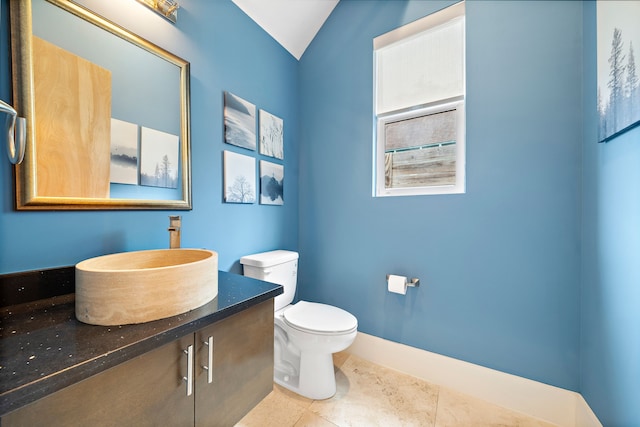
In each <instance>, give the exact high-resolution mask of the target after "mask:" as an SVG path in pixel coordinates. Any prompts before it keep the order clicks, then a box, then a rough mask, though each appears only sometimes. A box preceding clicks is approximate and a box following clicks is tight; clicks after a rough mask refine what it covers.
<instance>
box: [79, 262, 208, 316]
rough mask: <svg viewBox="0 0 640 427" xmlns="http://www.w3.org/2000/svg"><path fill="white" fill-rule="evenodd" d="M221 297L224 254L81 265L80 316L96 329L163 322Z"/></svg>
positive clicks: (82, 263) (84, 263) (83, 263)
mask: <svg viewBox="0 0 640 427" xmlns="http://www.w3.org/2000/svg"><path fill="white" fill-rule="evenodd" d="M217 295H218V254H217V253H216V252H213V251H209V250H205V249H159V250H148V251H137V252H123V253H118V254H113V255H104V256H99V257H96V258H91V259H88V260H85V261H82V262H80V263H78V264H77V265H76V317H77V318H78V320H80V321H81V322H84V323H89V324H92V325H104V326H108V325H125V324H129V323H143V322H150V321H152V320H158V319H163V318H165V317H171V316H175V315H178V314H181V313H185V312H187V311H189V310H193V309H195V308H198V307H200V306H202V305H204V304H206V303H208V302H209V301H211V300H213V299H214V298H215V297H216V296H217Z"/></svg>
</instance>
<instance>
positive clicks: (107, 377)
mask: <svg viewBox="0 0 640 427" xmlns="http://www.w3.org/2000/svg"><path fill="white" fill-rule="evenodd" d="M193 344H194V343H193V335H189V336H187V337H185V338H182V339H179V340H177V341H174V342H171V343H169V344H166V345H164V346H163V347H160V348H158V349H156V350H152V351H150V352H148V353H145V354H143V355H141V356H138V357H136V358H135V359H132V360H129V361H127V362H124V363H122V364H120V365H118V366H115V367H113V368H111V369H108V370H106V371H104V372H102V373H100V374H97V375H94V376H93V377H90V378H87V379H86V380H83V381H81V382H79V383H76V384H74V385H71V386H69V387H66V388H64V389H62V390H60V391H57V392H55V393H53V394H51V395H49V396H47V397H45V398H42V399H40V400H37V401H35V402H33V403H32V404H29V405H27V406H25V407H23V408H20V409H18V410H16V411H14V412H11V413H9V414H7V415H6V416H4V417H2V421H1V423H2V426H3V427H9V426H30V427H31V426H47V427H54V426H61V427H69V426H92V427H95V426H188V425H193V405H194V396H195V393H192V394H191V396H187V387H186V382H185V381H184V380H183V377H186V376H187V364H188V360H187V359H188V358H187V355H186V354H184V352H183V350H185V349H187V348H188V346H189V345H193Z"/></svg>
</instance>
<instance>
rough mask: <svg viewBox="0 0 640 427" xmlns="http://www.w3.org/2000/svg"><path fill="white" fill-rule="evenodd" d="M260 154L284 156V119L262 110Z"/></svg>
mask: <svg viewBox="0 0 640 427" xmlns="http://www.w3.org/2000/svg"><path fill="white" fill-rule="evenodd" d="M260 154H263V155H265V156H269V157H275V158H276V159H283V158H284V121H283V120H282V119H281V118H279V117H276V116H274V115H273V114H271V113H268V112H266V111H264V110H260Z"/></svg>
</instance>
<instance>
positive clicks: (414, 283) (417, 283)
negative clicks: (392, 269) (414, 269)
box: [387, 274, 420, 288]
mask: <svg viewBox="0 0 640 427" xmlns="http://www.w3.org/2000/svg"><path fill="white" fill-rule="evenodd" d="M389 276H391V275H390V274H387V281H389ZM407 286H411V287H414V288H417V287H418V286H420V279H418V278H417V277H412V278H411V279H407Z"/></svg>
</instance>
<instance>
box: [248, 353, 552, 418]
mask: <svg viewBox="0 0 640 427" xmlns="http://www.w3.org/2000/svg"><path fill="white" fill-rule="evenodd" d="M334 364H335V366H336V382H337V387H338V390H337V392H336V394H335V396H333V397H332V398H331V399H327V400H311V399H307V398H305V397H301V396H298V395H297V394H295V393H291V392H290V391H289V390H287V389H285V388H283V387H280V386H278V385H275V384H274V388H273V392H271V394H269V395H268V396H267V397H266V398H265V399H264V400H263V401H262V402H260V404H259V405H258V406H256V407H255V408H254V409H253V410H252V411H251V412H250V413H248V414H247V415H246V416H245V417H244V418H243V419H242V420H240V422H239V423H238V424H236V427H302V426H313V427H336V426H338V427H351V426H353V427H356V426H357V427H373V426H381V427H396V426H398V427H399V426H428V427H462V426H464V427H470V426H482V427H489V426H492V427H493V426H495V427H498V426H500V427H508V426H514V427H553V424H549V423H546V422H544V421H540V420H537V419H534V418H531V417H527V416H525V415H522V414H519V413H517V412H513V411H510V410H507V409H504V408H501V407H499V406H496V405H493V404H491V403H488V402H485V401H482V400H480V399H476V398H474V397H470V396H466V395H463V394H460V393H457V392H455V391H453V390H451V389H447V388H444V387H439V386H437V385H433V384H430V383H428V382H425V381H422V380H420V379H417V378H415V377H412V376H409V375H405V374H402V373H399V372H397V371H394V370H391V369H387V368H384V367H382V366H379V365H375V364H373V363H371V362H368V361H366V360H364V359H361V358H359V357H357V356H353V355H349V354H348V353H339V354H336V355H334Z"/></svg>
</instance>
